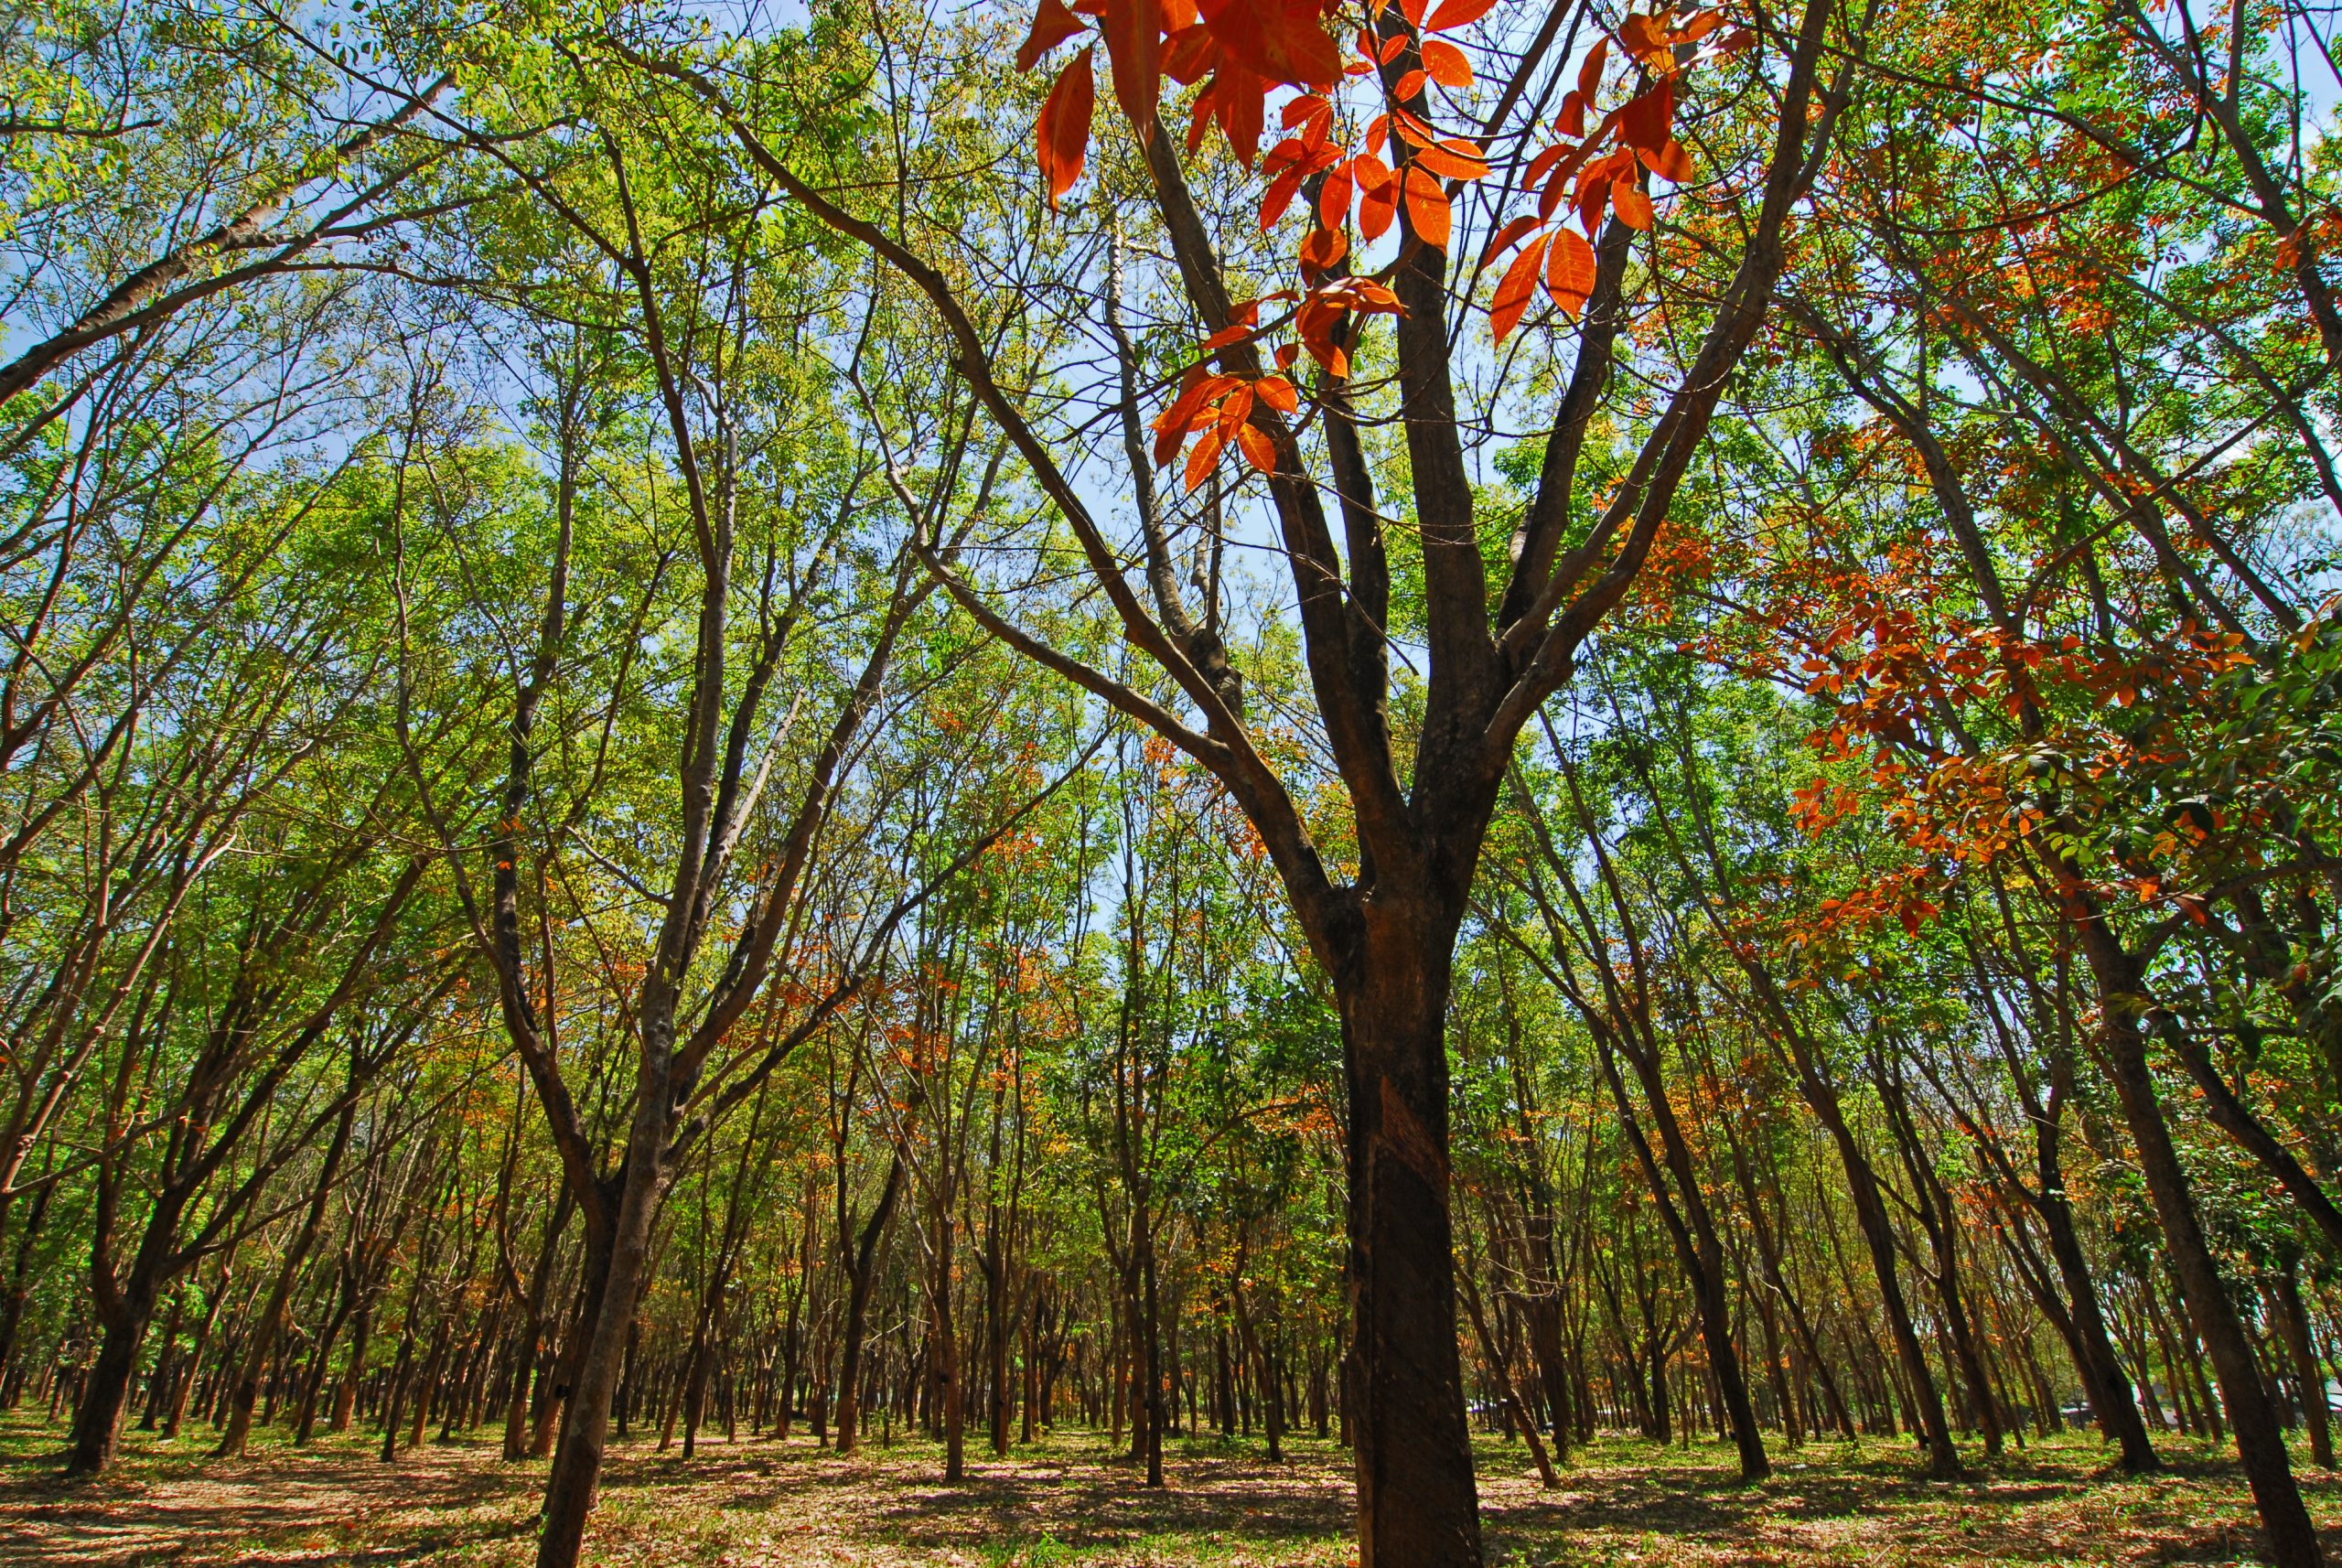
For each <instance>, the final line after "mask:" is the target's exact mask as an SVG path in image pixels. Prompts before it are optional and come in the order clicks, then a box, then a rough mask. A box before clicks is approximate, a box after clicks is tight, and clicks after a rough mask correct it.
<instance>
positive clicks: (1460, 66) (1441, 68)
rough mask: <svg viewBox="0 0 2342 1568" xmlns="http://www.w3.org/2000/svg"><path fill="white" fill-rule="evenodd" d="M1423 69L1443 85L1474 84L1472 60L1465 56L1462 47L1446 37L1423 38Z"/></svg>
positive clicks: (1463, 85)
mask: <svg viewBox="0 0 2342 1568" xmlns="http://www.w3.org/2000/svg"><path fill="white" fill-rule="evenodd" d="M1423 70H1427V71H1429V72H1430V73H1431V79H1432V80H1433V81H1436V82H1438V83H1439V84H1440V85H1441V86H1442V87H1469V86H1471V85H1472V62H1471V61H1470V60H1468V59H1465V58H1464V51H1463V50H1462V49H1459V48H1456V46H1455V45H1454V44H1451V43H1449V42H1448V41H1447V40H1446V39H1445V38H1425V39H1424V40H1423Z"/></svg>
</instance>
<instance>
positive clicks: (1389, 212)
mask: <svg viewBox="0 0 2342 1568" xmlns="http://www.w3.org/2000/svg"><path fill="white" fill-rule="evenodd" d="M1398 213H1399V182H1398V181H1397V180H1395V179H1385V180H1384V181H1383V182H1382V183H1381V184H1380V185H1378V186H1376V187H1375V188H1373V189H1371V190H1370V191H1368V192H1367V193H1366V194H1365V195H1364V196H1362V197H1360V198H1359V204H1358V231H1359V233H1360V234H1363V235H1365V236H1366V238H1367V239H1369V240H1380V238H1382V236H1383V235H1384V234H1386V233H1388V232H1390V230H1391V220H1393V219H1394V218H1396V217H1397V216H1398Z"/></svg>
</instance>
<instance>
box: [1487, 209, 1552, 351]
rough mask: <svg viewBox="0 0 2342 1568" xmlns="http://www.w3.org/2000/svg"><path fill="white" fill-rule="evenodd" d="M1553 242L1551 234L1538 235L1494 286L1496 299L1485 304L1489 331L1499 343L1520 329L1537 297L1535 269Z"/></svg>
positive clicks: (1523, 249) (1516, 257) (1513, 260)
mask: <svg viewBox="0 0 2342 1568" xmlns="http://www.w3.org/2000/svg"><path fill="white" fill-rule="evenodd" d="M1552 238H1553V237H1552V235H1551V234H1540V235H1539V236H1538V237H1537V238H1536V239H1535V240H1534V241H1532V242H1531V243H1529V244H1528V245H1525V246H1523V247H1522V248H1521V252H1520V254H1519V255H1517V256H1515V257H1513V258H1512V265H1510V266H1509V267H1507V268H1506V269H1505V273H1504V279H1503V281H1502V282H1500V283H1499V284H1498V285H1497V292H1496V295H1495V297H1494V298H1492V299H1490V300H1489V301H1488V327H1489V328H1490V329H1491V330H1492V331H1494V332H1495V334H1496V339H1497V341H1498V342H1499V343H1502V342H1503V341H1504V340H1505V336H1506V334H1508V333H1509V332H1510V331H1511V330H1512V329H1513V328H1515V327H1517V326H1519V325H1520V317H1521V315H1522V313H1523V312H1525V311H1526V310H1528V308H1529V302H1530V301H1531V300H1532V299H1534V298H1536V297H1537V267H1538V264H1539V263H1542V261H1544V259H1545V247H1546V246H1548V245H1550V244H1551V243H1552Z"/></svg>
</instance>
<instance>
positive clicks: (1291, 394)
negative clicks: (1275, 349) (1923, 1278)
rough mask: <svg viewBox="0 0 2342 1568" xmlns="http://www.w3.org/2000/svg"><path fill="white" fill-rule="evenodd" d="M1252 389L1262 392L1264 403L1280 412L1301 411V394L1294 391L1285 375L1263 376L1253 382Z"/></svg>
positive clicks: (1287, 347) (1289, 346) (1289, 345)
mask: <svg viewBox="0 0 2342 1568" xmlns="http://www.w3.org/2000/svg"><path fill="white" fill-rule="evenodd" d="M1285 348H1286V349H1291V348H1292V345H1291V344H1287V345H1286V346H1285ZM1252 390H1253V391H1254V392H1257V393H1259V394H1260V398H1261V401H1262V403H1267V404H1268V405H1269V406H1270V407H1271V408H1273V409H1275V410H1276V411H1277V412H1278V413H1300V412H1301V394H1300V393H1299V392H1295V391H1294V390H1293V383H1292V382H1291V381H1287V380H1285V379H1284V377H1283V376H1262V378H1261V379H1260V380H1259V381H1254V382H1253V383H1252Z"/></svg>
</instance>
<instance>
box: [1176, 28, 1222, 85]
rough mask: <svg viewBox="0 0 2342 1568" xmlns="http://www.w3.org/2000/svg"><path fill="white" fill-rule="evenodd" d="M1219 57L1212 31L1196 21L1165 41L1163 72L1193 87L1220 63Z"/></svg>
mask: <svg viewBox="0 0 2342 1568" xmlns="http://www.w3.org/2000/svg"><path fill="white" fill-rule="evenodd" d="M1218 63H1219V45H1218V44H1216V43H1214V42H1213V41H1212V36H1211V29H1210V28H1209V27H1205V26H1204V25H1203V24H1202V23H1201V22H1196V23H1193V24H1191V25H1189V26H1187V27H1181V28H1180V29H1179V30H1178V31H1176V32H1175V33H1173V34H1172V35H1171V36H1170V37H1169V38H1165V39H1164V40H1163V72H1164V74H1165V75H1166V76H1168V77H1169V78H1170V79H1171V80H1172V81H1176V82H1177V83H1178V84H1179V85H1180V86H1182V87H1193V86H1194V85H1195V84H1196V83H1197V82H1198V81H1202V80H1203V79H1204V75H1205V73H1206V72H1207V71H1209V70H1211V68H1212V67H1213V66H1214V65H1216V64H1218Z"/></svg>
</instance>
